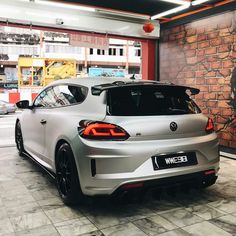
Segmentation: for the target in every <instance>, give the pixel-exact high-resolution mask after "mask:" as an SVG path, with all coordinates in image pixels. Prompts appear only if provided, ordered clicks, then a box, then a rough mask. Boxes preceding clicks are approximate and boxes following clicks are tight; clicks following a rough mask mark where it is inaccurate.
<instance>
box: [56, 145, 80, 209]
mask: <svg viewBox="0 0 236 236" xmlns="http://www.w3.org/2000/svg"><path fill="white" fill-rule="evenodd" d="M56 181H57V189H58V192H59V194H60V196H61V198H62V200H63V202H64V203H65V204H66V205H76V204H79V203H80V202H81V200H82V197H83V194H82V191H81V188H80V182H79V175H78V172H77V168H76V163H75V159H74V155H73V152H72V150H71V147H70V145H69V144H68V143H63V144H62V145H61V146H60V147H59V149H58V151H57V154H56Z"/></svg>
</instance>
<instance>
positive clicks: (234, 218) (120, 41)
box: [0, 0, 236, 236]
mask: <svg viewBox="0 0 236 236" xmlns="http://www.w3.org/2000/svg"><path fill="white" fill-rule="evenodd" d="M91 77H92V78H93V79H96V78H97V77H108V78H107V79H109V77H114V78H117V80H118V81H119V82H120V83H122V80H125V81H126V80H128V79H131V80H132V82H134V83H142V81H143V80H148V81H147V82H146V83H147V84H152V83H156V84H159V83H160V84H162V83H164V84H165V83H166V84H167V85H168V86H172V85H174V86H175V85H176V86H184V88H196V89H197V90H200V92H199V93H192V94H191V98H192V99H193V100H194V102H195V103H196V104H197V105H198V107H199V108H200V110H201V114H203V115H204V116H206V117H209V119H211V120H212V122H213V123H214V130H215V131H214V132H215V133H216V135H217V137H218V140H219V155H220V162H219V165H220V167H219V172H218V173H217V176H218V179H217V181H216V183H215V184H214V185H212V186H210V187H208V188H203V189H202V188H197V189H195V188H192V186H189V185H183V186H182V185H179V184H178V185H176V186H171V187H170V186H161V187H158V188H147V189H146V188H139V187H140V186H139V183H136V182H135V183H134V184H133V185H132V183H131V184H130V186H129V185H127V186H125V187H127V189H125V190H127V191H124V192H122V194H119V195H115V194H114V196H103V195H101V196H85V198H84V199H83V202H82V203H81V204H78V205H74V206H67V205H66V204H65V203H64V202H63V201H62V200H61V198H60V194H59V193H58V190H57V187H56V184H55V179H54V177H53V176H52V175H51V174H50V172H48V171H47V170H45V168H44V167H42V166H41V165H37V163H35V162H34V160H31V158H29V156H27V155H24V156H20V155H19V153H18V151H17V148H16V143H15V135H16V126H15V124H16V120H18V117H19V116H21V113H22V110H21V109H19V108H18V109H16V111H14V113H8V114H1V113H0V236H23V235H29V236H33V235H35V236H37V235H40V236H44V235H45V236H47V235H51V236H52V235H53V236H54V235H55V236H56V235H63V236H64V235H68V236H74V235H75V236H77V235H81V236H111V235H112V236H123V235H127V236H156V235H161V236H181V235H183V236H187V235H197V236H198V235H199V236H203V235H204V236H205V235H214V236H215V235H216V236H217V235H221V236H224V235H225V236H230V235H236V1H235V0H173V1H171V0H137V1H134V0H132V1H125V0H110V1H106V0H66V1H56V0H11V1H3V0H0V101H4V102H7V103H10V104H13V105H14V104H16V103H17V102H19V101H21V100H28V101H29V103H33V102H34V99H35V98H37V96H38V95H39V94H40V93H41V91H42V90H43V89H44V88H45V87H46V86H48V85H50V84H51V83H53V82H56V83H57V82H59V81H60V80H61V79H68V78H81V79H84V80H86V79H87V78H91ZM123 83H125V82H123ZM144 83H145V82H144ZM154 85H155V84H154ZM109 86H110V85H109ZM195 91H196V90H195ZM98 100H99V98H98ZM14 106H15V105H14ZM94 109H95V108H94ZM0 110H1V103H0ZM164 119H165V118H164ZM208 121H209V120H208ZM78 122H79V121H78ZM62 125H63V124H62ZM143 125H144V126H148V122H147V121H146V122H145V120H144V123H143ZM195 125H196V126H197V124H195V123H194V122H192V124H190V126H192V127H194V126H195ZM151 128H152V127H150V129H151ZM136 135H137V136H139V135H140V134H139V133H137V134H136ZM48 138H50V135H49V136H48ZM193 138H194V135H193ZM162 139H163V140H164V137H163V138H162ZM161 141H162V140H161ZM201 142H203V139H202V140H200V141H199V143H201ZM173 145H175V144H173ZM176 145H177V144H176ZM199 145H200V144H199ZM138 148H139V147H138V146H137V150H139V149H138ZM137 150H134V153H137V152H138V151H137ZM140 152H142V150H140ZM91 163H92V162H91ZM150 163H151V162H150ZM91 165H92V164H91ZM91 168H92V167H91ZM111 168H112V167H111ZM114 168H115V167H114ZM101 169H102V168H101ZM104 169H105V167H104ZM217 171H218V170H217ZM214 174H215V172H214ZM95 177H96V176H95ZM120 178H122V177H120ZM131 185H132V186H131ZM136 187H138V188H137V189H136ZM128 188H131V191H128Z"/></svg>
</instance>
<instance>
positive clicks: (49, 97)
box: [34, 87, 56, 108]
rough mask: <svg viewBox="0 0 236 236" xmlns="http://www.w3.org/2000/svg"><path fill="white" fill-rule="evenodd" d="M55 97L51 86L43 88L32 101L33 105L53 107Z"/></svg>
mask: <svg viewBox="0 0 236 236" xmlns="http://www.w3.org/2000/svg"><path fill="white" fill-rule="evenodd" d="M55 102H56V100H55V97H54V93H53V88H52V87H50V88H48V89H46V90H43V91H42V92H41V93H40V94H39V96H38V97H37V98H36V99H35V101H34V107H44V108H50V107H54V106H55V105H54V104H55Z"/></svg>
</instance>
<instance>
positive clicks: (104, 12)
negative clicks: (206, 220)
mask: <svg viewBox="0 0 236 236" xmlns="http://www.w3.org/2000/svg"><path fill="white" fill-rule="evenodd" d="M96 12H98V13H101V14H108V15H115V16H123V17H132V18H137V19H150V16H148V15H141V14H135V13H129V12H119V11H111V10H105V9H96Z"/></svg>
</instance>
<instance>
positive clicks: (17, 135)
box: [15, 121, 25, 156]
mask: <svg viewBox="0 0 236 236" xmlns="http://www.w3.org/2000/svg"><path fill="white" fill-rule="evenodd" d="M15 142H16V147H17V149H18V152H19V155H20V156H24V152H25V149H24V141H23V136H22V131H21V125H20V121H17V123H16V127H15Z"/></svg>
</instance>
